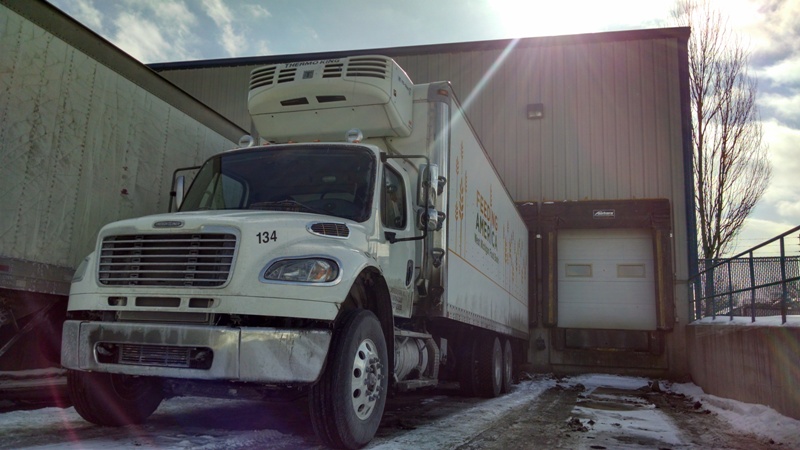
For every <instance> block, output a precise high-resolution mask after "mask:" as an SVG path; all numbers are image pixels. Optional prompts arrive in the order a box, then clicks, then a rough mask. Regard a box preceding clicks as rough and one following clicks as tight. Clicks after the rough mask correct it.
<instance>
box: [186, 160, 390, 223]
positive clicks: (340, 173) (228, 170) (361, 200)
mask: <svg viewBox="0 0 800 450" xmlns="http://www.w3.org/2000/svg"><path fill="white" fill-rule="evenodd" d="M375 167H376V160H375V156H374V154H373V153H372V152H371V151H370V150H368V149H366V148H364V147H360V146H355V145H337V146H330V145H308V146H300V145H292V146H290V147H277V146H276V147H261V148H256V149H248V150H242V151H236V152H231V153H223V154H220V155H217V156H215V157H213V158H211V159H209V160H208V161H206V163H205V164H204V165H203V167H202V168H201V169H200V171H199V172H198V174H197V176H196V177H195V179H194V182H193V183H192V185H191V187H190V188H189V191H188V192H187V193H186V198H185V200H184V202H183V204H182V205H181V208H180V210H181V211H198V210H219V209H259V210H270V211H292V212H305V213H315V214H326V215H331V216H337V217H341V218H344V219H350V220H354V221H357V222H363V221H365V220H367V219H368V218H369V215H370V206H371V205H372V192H373V184H374V180H375Z"/></svg>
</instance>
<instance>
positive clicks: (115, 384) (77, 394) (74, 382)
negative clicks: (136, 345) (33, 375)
mask: <svg viewBox="0 0 800 450" xmlns="http://www.w3.org/2000/svg"><path fill="white" fill-rule="evenodd" d="M67 392H68V393H69V397H70V400H72V404H73V406H75V411H77V412H78V414H80V416H81V417H83V418H84V419H85V420H86V421H88V422H91V423H94V424H97V425H103V426H111V427H119V426H124V425H131V424H137V423H142V422H144V421H145V420H146V419H147V418H148V417H150V415H151V414H153V411H155V410H156V408H158V405H160V404H161V400H163V399H164V394H163V392H162V390H161V384H160V383H159V382H158V380H156V379H153V378H148V377H133V376H127V375H117V374H110V373H96V372H80V371H76V370H70V371H68V372H67Z"/></svg>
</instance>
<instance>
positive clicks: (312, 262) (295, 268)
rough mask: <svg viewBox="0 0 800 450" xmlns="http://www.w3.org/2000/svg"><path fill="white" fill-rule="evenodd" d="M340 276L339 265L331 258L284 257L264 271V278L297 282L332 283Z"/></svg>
mask: <svg viewBox="0 0 800 450" xmlns="http://www.w3.org/2000/svg"><path fill="white" fill-rule="evenodd" d="M338 277H339V265H338V264H337V263H336V262H335V261H333V260H330V259H324V258H309V259H283V260H280V261H275V262H274V263H272V264H271V265H270V266H269V267H268V268H267V270H266V271H264V279H265V280H272V281H289V282H297V283H330V282H332V281H335V280H336V278H338Z"/></svg>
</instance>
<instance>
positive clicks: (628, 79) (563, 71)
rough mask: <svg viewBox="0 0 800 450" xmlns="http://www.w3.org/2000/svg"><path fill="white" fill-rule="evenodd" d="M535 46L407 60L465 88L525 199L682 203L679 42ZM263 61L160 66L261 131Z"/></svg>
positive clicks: (427, 76)
mask: <svg viewBox="0 0 800 450" xmlns="http://www.w3.org/2000/svg"><path fill="white" fill-rule="evenodd" d="M524 42H525V40H522V41H520V44H519V45H517V46H516V47H515V48H511V49H510V50H509V51H508V52H507V53H506V54H505V56H503V55H504V51H503V50H499V49H494V50H476V51H459V52H450V53H448V52H440V53H433V52H431V53H425V54H419V55H404V56H395V60H396V61H397V62H398V63H399V64H400V66H401V67H403V68H404V69H405V70H406V71H407V72H408V74H409V75H410V76H411V78H412V80H413V81H414V82H415V83H426V82H430V81H440V80H448V81H450V82H451V83H452V84H453V86H454V88H455V91H456V93H458V95H459V98H460V100H461V103H462V104H464V105H466V109H467V113H468V115H469V118H470V121H471V122H472V125H473V126H474V127H475V129H476V131H477V132H478V134H479V136H480V137H481V139H482V140H483V143H484V146H485V147H486V149H487V151H488V152H489V155H490V156H491V158H492V160H493V161H494V164H495V166H497V169H498V171H499V172H500V174H501V176H502V177H503V179H504V180H505V182H506V185H507V187H508V189H509V191H510V192H511V194H512V196H513V197H514V198H515V200H517V201H527V200H530V201H562V200H589V199H593V200H601V199H634V198H655V197H661V198H671V197H672V196H673V195H674V194H675V193H676V192H675V191H674V184H676V183H677V184H678V185H679V186H680V189H681V190H682V183H683V180H682V174H681V172H680V167H681V165H682V164H681V163H680V158H681V151H682V135H681V112H680V104H681V103H680V97H679V95H680V94H679V78H678V76H679V70H678V58H679V48H678V44H677V40H676V39H674V38H661V39H639V40H624V41H617V42H613V41H600V42H595V43H578V44H564V45H548V46H530V45H524ZM439 47H441V48H446V47H447V46H446V45H442V46H439ZM387 53H390V52H387ZM273 59H276V60H280V58H279V57H278V58H273ZM293 59H296V55H295V56H294V58H293ZM273 62H274V61H273ZM258 65H259V64H255V65H242V66H235V67H212V68H199V69H189V70H163V69H157V70H160V73H161V74H162V75H163V76H164V77H165V78H167V79H169V80H171V81H173V82H175V83H176V84H178V85H179V86H181V87H182V88H183V89H185V90H186V91H187V92H190V93H192V94H193V95H195V96H196V97H198V98H199V99H201V100H202V101H204V102H205V103H207V104H208V105H209V106H211V107H212V108H214V109H216V110H218V111H220V112H222V113H223V114H225V115H226V116H228V117H230V118H231V119H232V120H233V121H235V122H236V123H238V124H239V125H240V126H242V127H243V128H249V123H250V120H249V117H248V115H247V82H248V77H249V72H250V70H252V69H253V68H254V67H257V66H258ZM529 103H543V104H544V118H542V119H539V120H528V119H527V117H526V105H527V104H529ZM675 155H677V157H678V159H677V160H675V159H674V157H675ZM676 169H677V170H678V173H674V171H675V170H676Z"/></svg>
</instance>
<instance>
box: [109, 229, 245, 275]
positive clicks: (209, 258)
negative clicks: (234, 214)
mask: <svg viewBox="0 0 800 450" xmlns="http://www.w3.org/2000/svg"><path fill="white" fill-rule="evenodd" d="M235 251H236V236H234V235H233V234H225V233H203V234H140V235H120V236H109V237H106V238H105V239H103V246H102V249H101V251H100V266H99V269H98V280H99V281H100V283H101V284H104V285H107V286H123V285H134V286H193V287H216V286H222V285H224V284H225V283H226V282H227V281H228V277H229V275H230V270H231V265H232V264H233V256H234V252H235Z"/></svg>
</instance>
